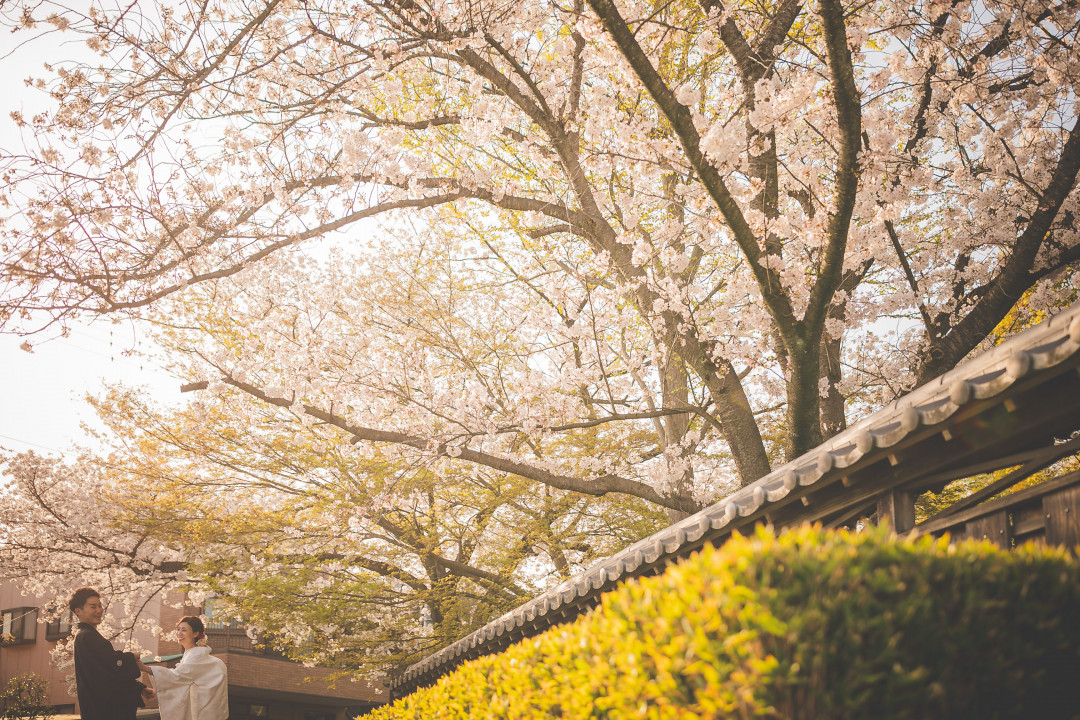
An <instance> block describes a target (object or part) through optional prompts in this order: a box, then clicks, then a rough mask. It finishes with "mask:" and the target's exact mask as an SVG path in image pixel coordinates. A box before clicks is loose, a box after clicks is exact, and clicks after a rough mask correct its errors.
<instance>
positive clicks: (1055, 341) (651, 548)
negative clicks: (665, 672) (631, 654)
mask: <svg viewBox="0 0 1080 720" xmlns="http://www.w3.org/2000/svg"><path fill="white" fill-rule="evenodd" d="M1078 350H1080V303H1076V304H1074V305H1072V306H1070V307H1069V308H1067V309H1066V310H1063V311H1061V312H1059V313H1057V314H1056V315H1054V316H1052V317H1050V318H1049V319H1047V320H1045V321H1043V322H1042V323H1040V324H1039V325H1037V326H1035V327H1033V328H1030V329H1028V330H1026V331H1024V332H1022V333H1020V334H1019V335H1016V336H1014V337H1012V338H1009V339H1008V340H1006V341H1004V342H1002V343H1001V344H1000V345H997V346H996V347H994V348H992V349H990V350H988V351H986V352H985V353H982V354H981V355H978V356H976V357H974V358H972V359H971V360H969V361H967V362H964V363H961V364H960V365H958V366H957V367H956V368H954V369H953V370H950V371H949V372H947V373H945V374H943V375H941V376H940V377H938V378H935V379H934V380H931V381H930V382H928V383H927V384H925V385H923V386H921V387H919V388H916V389H915V390H913V391H911V392H909V393H907V394H905V395H902V396H901V397H899V398H897V399H895V400H893V401H892V402H890V403H889V404H887V405H886V406H884V407H883V408H881V409H880V410H878V411H876V412H874V413H872V414H870V415H868V416H867V417H865V418H863V419H862V420H860V421H859V422H857V423H855V424H853V425H852V426H850V427H848V428H847V429H845V430H844V431H842V432H840V433H838V434H837V435H835V436H833V437H832V438H830V439H829V440H827V441H826V442H824V443H822V444H821V445H819V446H818V447H816V448H814V449H813V450H810V451H809V452H807V453H805V454H803V455H801V456H799V457H798V458H796V459H794V460H792V461H791V462H788V463H785V464H784V465H781V466H779V467H777V468H776V469H774V470H773V471H772V472H770V473H769V474H767V475H765V476H764V477H762V478H760V479H758V480H756V481H755V482H753V483H751V484H749V485H747V486H746V487H744V488H741V489H739V490H737V491H736V492H734V493H732V494H731V495H728V496H727V497H724V498H722V499H721V500H719V501H717V502H716V503H714V504H712V505H710V506H708V507H706V508H704V509H702V510H700V511H699V512H697V513H695V514H694V515H691V516H689V517H687V518H685V519H683V520H680V521H678V522H676V523H674V524H672V525H670V526H668V527H666V528H664V529H663V530H660V531H658V532H656V533H654V534H652V535H650V536H648V537H646V538H643V539H641V540H639V541H637V542H635V543H634V544H632V545H630V546H629V547H627V548H625V549H623V550H621V551H619V552H617V553H615V554H614V555H611V556H609V557H607V558H604V559H603V560H599V561H597V562H596V563H594V564H593V565H591V566H589V567H588V568H586V569H585V570H583V571H582V572H580V573H578V574H577V575H574V576H573V577H571V578H569V579H567V580H564V581H563V582H561V583H559V584H558V585H556V586H555V587H553V588H551V589H550V590H547V591H545V592H543V593H541V594H540V595H538V596H537V597H535V598H533V599H532V600H530V601H528V602H526V603H525V604H523V605H520V606H519V607H517V608H514V609H513V610H511V611H510V612H508V613H506V614H504V615H502V616H501V617H499V618H496V619H495V620H492V621H491V622H489V623H488V624H487V625H485V626H484V627H482V628H480V629H478V630H476V631H474V632H473V633H471V634H470V635H467V636H465V637H464V638H462V639H460V640H458V641H456V642H454V643H452V644H450V645H448V646H446V647H445V648H443V649H441V650H439V651H437V652H435V653H433V654H431V655H429V656H428V657H426V658H424V659H423V660H420V661H419V662H417V663H415V664H413V665H411V666H409V667H408V668H407V669H406V670H405V671H404V672H403V673H401V674H400V675H398V676H397V677H395V678H393V680H392V682H391V687H392V688H397V687H401V686H403V685H406V684H409V683H411V682H412V681H414V680H415V679H417V678H420V677H421V676H423V675H425V674H427V673H428V672H430V671H431V670H433V669H435V668H437V667H439V666H441V665H443V664H446V663H449V662H453V661H454V660H456V659H457V658H459V657H461V655H463V654H464V653H466V652H468V651H470V650H475V649H476V648H477V647H479V646H481V645H483V644H484V643H485V642H486V641H488V640H490V639H492V638H494V637H497V636H501V635H504V634H506V633H509V632H511V631H512V630H514V629H516V628H518V627H520V626H522V625H523V624H525V623H531V622H534V621H536V620H538V619H540V620H542V619H543V618H544V617H545V616H546V615H548V614H550V613H552V612H554V611H555V610H557V609H558V608H559V607H561V606H563V605H566V604H567V603H571V602H573V601H574V600H576V599H578V598H581V597H584V596H586V595H588V594H591V593H594V592H596V591H597V590H599V589H600V588H601V587H603V586H605V585H610V584H612V583H614V582H617V581H618V580H619V579H621V578H623V577H625V576H626V575H628V574H630V573H633V572H634V571H635V570H636V569H637V568H639V567H640V566H641V565H642V564H652V563H655V562H656V561H657V560H659V559H660V557H662V556H665V555H667V556H674V555H677V554H678V552H679V551H680V549H681V548H682V547H683V546H685V545H686V544H688V543H694V542H696V541H697V540H699V539H700V538H701V537H702V536H703V535H704V534H705V533H706V532H710V531H712V532H716V531H719V530H721V529H723V528H724V527H726V526H727V525H729V524H731V522H732V521H733V520H735V519H736V518H737V517H746V516H749V515H753V514H754V513H756V512H757V511H758V510H760V509H761V508H762V506H764V505H765V504H767V503H774V502H778V501H780V500H782V499H784V498H785V497H787V496H788V494H790V493H791V492H792V491H793V490H795V489H796V488H797V487H805V486H808V485H813V484H815V483H816V482H817V481H818V480H820V479H821V478H822V477H824V476H825V474H826V473H828V472H829V471H830V470H832V469H834V468H839V469H842V468H845V467H849V466H850V465H852V464H854V463H855V462H857V461H858V460H860V459H861V458H862V457H863V456H865V455H866V454H868V453H870V452H873V450H874V449H875V448H880V449H884V448H889V447H892V446H893V445H895V444H896V443H898V442H900V441H901V440H903V439H904V438H905V437H907V436H908V435H909V434H910V433H911V432H913V431H914V430H916V429H918V428H919V427H920V426H929V425H936V424H938V423H940V422H942V421H944V420H947V419H948V418H949V417H951V416H952V415H953V414H954V413H955V412H956V411H957V410H959V409H960V407H961V406H963V405H964V404H965V403H967V402H968V401H970V400H972V399H985V398H987V397H992V396H994V395H997V394H998V393H1000V392H1002V391H1003V390H1005V389H1007V388H1009V387H1011V386H1012V385H1013V384H1014V383H1015V382H1016V381H1017V380H1019V379H1021V378H1023V377H1024V376H1026V375H1027V374H1029V373H1030V372H1031V371H1033V370H1043V369H1046V368H1050V367H1053V366H1055V365H1058V364H1060V363H1061V362H1063V361H1064V360H1066V359H1068V358H1069V357H1072V356H1073V355H1074V354H1076V352H1077V351H1078Z"/></svg>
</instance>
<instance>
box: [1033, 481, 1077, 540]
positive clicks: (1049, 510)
mask: <svg viewBox="0 0 1080 720" xmlns="http://www.w3.org/2000/svg"><path fill="white" fill-rule="evenodd" d="M1042 502H1043V512H1044V513H1045V514H1046V542H1048V543H1050V544H1051V545H1064V546H1066V547H1076V546H1077V545H1080V487H1071V488H1066V489H1065V490H1058V491H1057V492H1056V493H1052V494H1050V495H1047V496H1046V497H1044V498H1043V501H1042Z"/></svg>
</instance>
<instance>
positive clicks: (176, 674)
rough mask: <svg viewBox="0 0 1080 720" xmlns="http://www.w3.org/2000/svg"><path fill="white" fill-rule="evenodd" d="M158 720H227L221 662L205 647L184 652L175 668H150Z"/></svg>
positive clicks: (226, 686) (226, 683)
mask: <svg viewBox="0 0 1080 720" xmlns="http://www.w3.org/2000/svg"><path fill="white" fill-rule="evenodd" d="M151 669H152V670H153V671H154V689H155V690H156V691H157V701H158V708H159V709H160V712H161V720H225V719H226V718H228V717H229V679H228V675H227V674H226V671H225V663H223V662H222V661H221V660H220V659H219V658H216V657H214V656H213V655H211V654H210V648H208V647H193V648H191V649H190V650H187V651H185V652H184V656H183V657H182V658H180V664H179V665H177V666H176V667H175V668H171V669H170V668H164V667H154V668H151Z"/></svg>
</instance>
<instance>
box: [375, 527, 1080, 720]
mask: <svg viewBox="0 0 1080 720" xmlns="http://www.w3.org/2000/svg"><path fill="white" fill-rule="evenodd" d="M367 717H368V718H370V720H402V719H404V718H417V719H419V718H425V719H427V718H440V719H447V720H449V719H452V718H462V719H464V718H515V719H517V718H549V717H554V718H608V719H610V720H617V719H621V718H626V719H629V718H656V719H660V718H663V719H665V720H666V719H668V718H670V719H672V720H676V719H678V720H691V719H693V718H749V717H763V718H791V719H792V720H795V719H799V720H807V719H813V718H819V719H825V718H829V719H840V718H912V719H915V718H920V719H921V718H1021V717H1023V718H1033V717H1038V718H1041V719H1047V718H1062V717H1065V718H1071V717H1080V563H1078V562H1077V560H1076V558H1074V557H1072V556H1070V555H1069V554H1068V553H1067V552H1066V551H1064V550H1061V549H1054V548H1045V547H1041V546H1034V545H1030V546H1025V547H1022V548H1019V549H1017V550H1014V551H1012V552H1006V551H1002V550H1000V549H998V548H997V547H995V546H993V545H991V544H989V543H986V542H974V541H968V542H962V543H958V544H956V545H949V543H948V541H947V540H945V539H941V540H935V539H932V538H920V539H896V538H892V537H890V536H889V535H888V534H887V533H886V532H885V531H883V530H877V529H874V530H869V531H864V532H861V533H858V534H854V533H848V532H832V531H823V530H821V529H820V528H815V527H803V528H799V529H795V530H790V531H786V532H784V533H782V534H780V535H776V534H774V533H773V532H772V531H771V530H768V529H760V530H758V531H757V532H756V534H755V535H754V536H752V537H742V536H738V535H737V536H735V537H734V538H732V539H731V540H730V541H728V542H727V543H726V544H724V545H723V546H722V547H721V548H719V549H715V548H712V547H707V548H706V549H704V550H703V551H701V552H700V553H697V554H696V555H694V556H693V557H691V558H689V559H688V560H686V561H683V562H681V563H679V564H677V565H675V566H673V567H671V568H669V569H668V570H667V571H666V572H664V573H663V574H662V575H659V576H657V577H654V578H647V579H643V580H638V581H632V582H628V583H626V584H624V585H622V586H621V587H619V588H618V589H616V590H615V591H613V592H611V593H608V594H607V595H605V596H604V598H603V600H602V602H601V604H600V606H599V607H597V608H596V609H595V610H593V611H592V612H590V613H588V614H587V615H585V616H583V617H581V618H579V619H578V620H577V621H575V622H573V623H570V624H567V625H563V626H559V627H556V628H553V629H551V630H549V631H547V632H546V633H544V634H542V635H539V636H537V637H535V638H531V639H528V640H524V641H522V642H520V643H518V644H517V645H514V646H513V647H511V648H509V649H507V650H506V651H505V652H503V653H500V654H498V655H490V656H487V657H483V658H480V659H478V660H474V661H472V662H469V663H466V664H464V665H462V666H461V667H460V668H459V669H457V670H456V671H455V672H453V673H451V674H450V675H448V676H446V677H444V678H442V679H441V680H439V682H438V683H437V684H436V685H434V686H433V687H430V688H427V689H424V690H420V691H418V692H416V693H414V694H412V695H410V696H408V697H405V698H403V699H401V700H399V701H398V702H396V703H394V704H393V705H389V706H386V707H383V708H379V709H378V710H375V711H374V712H373V713H371V714H369V715H368V716H367Z"/></svg>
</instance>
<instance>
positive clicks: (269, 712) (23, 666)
mask: <svg viewBox="0 0 1080 720" xmlns="http://www.w3.org/2000/svg"><path fill="white" fill-rule="evenodd" d="M104 600H105V601H106V603H107V602H108V598H104ZM180 601H182V598H181V597H171V598H169V602H166V603H162V602H159V601H157V600H154V601H151V602H150V603H148V604H147V605H146V606H145V607H144V610H145V611H146V612H147V613H151V614H153V615H156V616H157V617H158V618H159V624H160V625H161V627H162V629H163V633H162V636H161V637H155V636H153V635H151V634H150V633H148V632H146V631H142V630H139V631H136V632H135V634H134V636H135V638H136V639H138V640H139V642H140V644H141V645H142V647H143V648H145V649H146V650H147V653H148V654H150V655H158V656H162V657H164V656H168V655H174V654H179V653H180V652H181V647H180V645H179V644H178V643H177V642H176V641H175V640H174V639H173V636H172V633H171V630H172V628H173V627H174V626H175V625H176V623H177V621H178V620H179V619H180V618H181V617H183V616H185V615H200V614H201V611H202V608H200V607H197V606H192V605H185V604H179V603H180ZM49 602H63V603H65V604H66V602H67V598H66V597H65V598H55V599H54V598H36V597H27V596H23V595H22V593H21V591H20V589H19V587H18V586H17V585H15V584H13V583H11V582H6V581H3V582H0V610H6V609H9V608H16V607H39V608H40V607H42V606H45V605H47V604H48V603H49ZM174 605H175V606H174ZM40 615H41V612H40V611H39V620H40ZM45 636H46V632H45V623H44V622H39V623H38V624H37V637H36V640H35V642H34V643H32V644H25V645H13V646H6V647H2V648H0V684H6V683H7V681H8V680H9V679H10V678H12V677H15V676H16V675H21V674H23V673H28V672H32V673H35V674H37V675H39V676H41V677H44V678H46V679H47V680H49V683H50V695H49V702H50V703H51V704H52V705H54V706H57V707H59V708H61V709H70V710H73V711H74V712H78V708H77V704H76V698H75V696H74V692H72V693H69V692H68V690H67V687H68V680H67V677H65V673H63V672H61V671H59V670H57V669H56V668H54V667H53V665H52V663H51V655H50V651H51V650H52V649H53V648H54V647H55V646H56V644H57V641H55V640H54V641H48V640H46V637H45ZM208 636H209V638H208V639H209V642H210V646H211V651H212V652H213V653H214V655H216V656H217V657H220V658H221V659H222V660H223V661H224V662H225V664H226V666H227V668H228V672H229V705H230V720H262V719H263V718H267V719H268V720H345V718H346V717H349V718H352V717H355V715H356V714H358V713H360V712H364V711H366V710H368V709H371V708H372V707H375V706H378V705H381V704H383V703H385V702H386V701H387V699H388V697H389V693H388V691H387V688H386V687H385V686H384V685H383V683H382V682H379V681H371V680H367V681H360V682H352V681H350V680H348V679H342V680H338V681H337V682H331V680H330V678H331V676H332V675H333V673H334V671H333V670H330V669H328V668H319V667H304V666H303V665H300V664H298V663H294V662H291V661H288V660H285V659H283V658H280V657H276V656H274V655H273V654H268V653H263V652H261V651H260V650H259V649H258V648H257V647H255V645H254V644H253V643H252V642H251V640H250V639H249V638H248V637H247V635H246V634H245V632H244V631H243V630H242V629H238V628H231V629H221V630H216V629H214V630H209V631H208ZM123 639H125V638H119V639H117V640H116V641H114V643H113V644H114V645H115V646H116V647H118V648H119V647H120V646H121V644H122V640H123ZM169 665H175V661H173V662H171V663H169ZM147 680H148V679H147V678H144V681H147ZM73 689H74V688H73ZM151 707H156V704H152V705H151ZM70 710H69V711H70Z"/></svg>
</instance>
